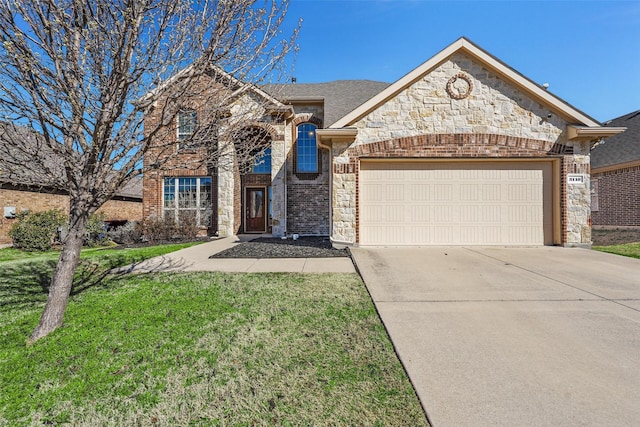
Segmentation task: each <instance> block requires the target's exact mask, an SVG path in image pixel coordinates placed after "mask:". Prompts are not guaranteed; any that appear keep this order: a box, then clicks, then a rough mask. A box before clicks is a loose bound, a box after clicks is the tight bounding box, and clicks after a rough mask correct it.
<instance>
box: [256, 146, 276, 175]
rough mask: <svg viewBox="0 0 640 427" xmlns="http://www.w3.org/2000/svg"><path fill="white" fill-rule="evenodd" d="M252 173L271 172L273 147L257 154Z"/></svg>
mask: <svg viewBox="0 0 640 427" xmlns="http://www.w3.org/2000/svg"><path fill="white" fill-rule="evenodd" d="M251 173H269V174H270V173H271V147H269V148H267V149H265V150H264V151H263V152H262V154H259V155H258V156H256V160H255V162H254V164H253V168H252V169H251Z"/></svg>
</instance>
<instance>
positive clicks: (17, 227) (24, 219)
mask: <svg viewBox="0 0 640 427" xmlns="http://www.w3.org/2000/svg"><path fill="white" fill-rule="evenodd" d="M66 223H67V216H66V215H65V214H64V213H62V212H61V211H59V210H55V209H51V210H48V211H43V212H31V211H25V212H21V213H20V214H18V222H16V223H15V224H14V225H13V227H11V230H10V231H9V236H10V237H11V239H12V240H13V246H14V247H16V248H20V249H24V250H25V251H46V250H47V249H50V248H51V246H52V245H53V243H54V241H55V239H56V237H57V235H58V229H59V227H63V226H65V225H66Z"/></svg>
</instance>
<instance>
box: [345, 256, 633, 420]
mask: <svg viewBox="0 0 640 427" xmlns="http://www.w3.org/2000/svg"><path fill="white" fill-rule="evenodd" d="M352 252H353V256H354V259H355V261H356V264H357V266H358V269H359V270H360V272H361V274H362V276H363V278H364V280H365V283H366V285H367V288H368V289H369V292H370V293H371V296H372V298H373V300H374V302H375V304H376V307H377V308H378V311H379V313H380V316H381V317H382V320H383V322H384V324H385V326H386V328H387V330H388V331H389V334H390V336H391V339H392V341H393V343H394V346H395V347H396V350H397V352H398V354H399V356H400V359H401V360H402V363H403V364H404V366H405V368H406V370H407V372H408V373H409V377H410V378H411V380H412V382H413V383H414V386H415V388H416V390H417V392H418V396H419V398H420V400H421V402H422V404H423V406H424V408H425V410H426V412H427V414H428V416H429V419H430V421H431V422H432V424H433V425H434V426H435V427H440V426H471V425H473V426H576V425H580V426H582V425H610V426H627V425H628V426H631V425H634V426H637V425H640V260H634V259H630V258H625V257H620V256H616V255H609V254H604V253H600V252H596V251H590V250H585V249H564V248H557V247H536V248H496V247H490V248H478V247H430V248H355V249H353V250H352Z"/></svg>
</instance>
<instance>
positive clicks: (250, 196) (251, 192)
mask: <svg viewBox="0 0 640 427" xmlns="http://www.w3.org/2000/svg"><path fill="white" fill-rule="evenodd" d="M244 200H245V216H244V218H245V222H244V224H245V225H244V231H245V232H247V233H264V232H266V231H267V206H266V204H267V203H268V202H267V198H266V191H265V189H264V188H247V189H245V199H244Z"/></svg>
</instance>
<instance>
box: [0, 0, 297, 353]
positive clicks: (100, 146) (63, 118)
mask: <svg viewBox="0 0 640 427" xmlns="http://www.w3.org/2000/svg"><path fill="white" fill-rule="evenodd" d="M287 6H288V0H281V1H279V0H264V1H256V0H0V67H2V72H1V74H0V115H1V116H0V118H1V119H2V120H3V121H4V122H5V125H4V129H5V132H2V137H1V138H2V139H1V141H0V142H1V143H2V144H4V145H5V148H7V147H8V148H9V149H5V150H4V152H5V153H10V157H11V158H9V159H6V160H7V161H5V162H4V163H3V166H2V170H1V171H0V174H2V176H3V177H11V176H14V177H15V176H20V177H21V178H20V179H21V181H22V182H19V183H20V184H29V185H41V186H44V187H48V188H53V189H58V190H60V191H64V192H66V193H68V194H69V197H70V215H69V233H68V235H67V237H66V239H65V240H64V242H63V248H62V252H61V254H60V258H59V261H58V264H57V268H56V271H55V273H54V275H53V278H52V280H51V286H50V290H49V296H48V300H47V304H46V307H45V309H44V312H43V314H42V317H41V319H40V322H39V324H38V326H37V327H36V329H35V330H34V331H33V333H32V335H31V337H30V341H32V342H33V341H35V340H37V339H39V338H41V337H44V336H46V335H47V334H49V333H50V332H52V331H53V330H55V329H56V328H58V327H59V326H60V325H61V324H62V320H63V316H64V311H65V309H66V306H67V302H68V298H69V294H70V291H71V288H72V284H73V276H74V273H75V270H76V268H77V266H78V262H79V256H80V249H81V246H82V243H83V237H84V234H85V229H86V225H87V221H88V219H89V216H90V215H91V214H92V213H93V212H95V211H96V210H97V209H98V208H99V207H100V206H101V205H102V204H104V203H105V202H106V201H107V200H109V199H110V198H111V197H112V196H113V195H114V193H115V192H116V191H117V190H118V189H119V188H121V187H122V186H123V185H125V184H126V183H127V182H128V181H129V180H130V179H131V178H133V177H135V176H138V175H140V174H142V173H144V172H146V171H145V170H144V167H143V161H142V160H143V157H144V156H146V155H148V154H149V153H151V151H152V150H150V147H151V146H152V145H153V143H154V141H155V143H156V144H157V142H158V141H163V132H166V129H167V127H168V126H169V125H170V124H171V122H172V120H174V118H175V116H176V114H178V112H179V111H180V108H182V107H181V105H183V102H184V99H185V98H189V99H192V100H193V99H195V101H193V102H196V103H197V104H198V105H199V106H206V113H207V119H205V120H202V123H203V126H201V129H198V130H197V131H196V132H194V133H193V135H194V136H193V138H201V140H202V141H204V140H205V139H206V140H207V141H214V140H215V138H213V137H212V134H211V132H214V133H215V132H218V131H217V129H218V128H219V126H217V125H215V124H212V123H214V122H215V121H220V120H226V121H227V122H228V121H229V103H230V102H231V101H232V99H234V97H236V98H237V97H238V96H239V94H241V93H242V92H243V91H246V87H255V86H254V85H257V84H260V83H263V82H267V81H266V79H268V78H272V77H274V76H276V77H277V76H279V75H280V74H279V73H280V72H281V71H282V70H285V69H286V65H287V62H288V60H287V58H288V54H289V53H290V52H292V51H293V50H294V47H295V45H294V44H295V39H296V36H297V31H298V28H299V26H298V27H295V28H292V29H291V34H290V35H289V36H286V37H285V36H283V34H282V32H283V29H282V27H283V22H284V17H285V14H286V11H287ZM205 81H206V82H207V83H206V85H205V86H207V88H208V89H207V90H203V86H202V85H201V83H203V82H205ZM231 83H233V84H231ZM212 84H213V85H215V87H214V88H219V89H220V90H211V89H212V86H211V85H212ZM243 88H244V89H243ZM158 108H161V110H162V114H160V115H159V117H160V119H159V120H157V121H156V122H154V123H150V122H149V121H147V123H145V120H144V119H145V117H146V116H148V115H149V114H150V113H152V112H153V111H156V114H157V111H158V110H157V109H158ZM7 123H8V124H7ZM205 124H206V126H205ZM223 127H224V126H223ZM227 128H229V126H228V125H227ZM7 129H9V131H7ZM20 129H27V130H28V133H29V135H30V136H29V137H25V135H26V133H25V132H24V131H22V130H20ZM34 134H35V135H38V136H37V137H33V135H34ZM196 135H197V136H196ZM167 141H168V142H167V147H168V146H169V145H170V144H171V143H172V142H171V141H169V140H167ZM167 150H168V148H167ZM216 150H219V148H217V146H216V145H215V144H211V147H209V149H208V151H209V152H210V153H211V155H210V159H213V160H210V161H215V159H216V158H218V157H217V156H216V155H215V151H216ZM155 153H156V154H154V155H155V156H156V157H157V158H156V159H155V161H146V162H145V164H148V165H151V166H152V167H160V166H161V163H162V161H163V160H165V159H166V158H167V157H168V156H167V155H166V154H167V153H166V152H163V151H162V150H160V152H159V153H160V154H158V152H157V151H156V152H155ZM169 157H170V156H169ZM26 159H28V161H25V160H26ZM147 160H148V159H147ZM19 170H22V172H20V171H19ZM24 170H28V171H30V172H32V173H27V174H25V173H24ZM31 180H33V182H31Z"/></svg>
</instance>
